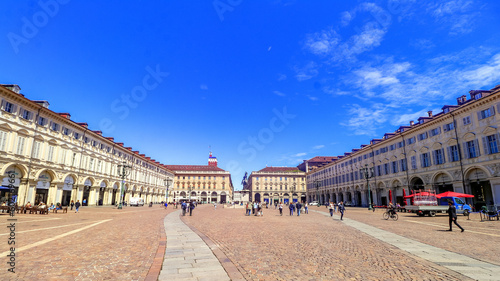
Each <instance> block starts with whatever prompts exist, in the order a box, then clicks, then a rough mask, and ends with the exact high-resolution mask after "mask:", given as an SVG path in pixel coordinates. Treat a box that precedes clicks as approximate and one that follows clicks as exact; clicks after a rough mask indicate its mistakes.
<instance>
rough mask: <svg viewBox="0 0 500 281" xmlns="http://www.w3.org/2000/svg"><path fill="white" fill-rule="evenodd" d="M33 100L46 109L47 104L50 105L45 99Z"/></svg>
mask: <svg viewBox="0 0 500 281" xmlns="http://www.w3.org/2000/svg"><path fill="white" fill-rule="evenodd" d="M33 102H35V103H37V104H39V105H41V106H43V107H45V108H47V109H48V108H49V105H50V104H49V102H48V101H46V100H34V101H33Z"/></svg>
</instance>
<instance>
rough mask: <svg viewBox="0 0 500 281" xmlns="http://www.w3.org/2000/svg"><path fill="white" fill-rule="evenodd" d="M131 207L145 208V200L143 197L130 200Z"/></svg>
mask: <svg viewBox="0 0 500 281" xmlns="http://www.w3.org/2000/svg"><path fill="white" fill-rule="evenodd" d="M130 206H144V199H142V198H141V197H132V198H130Z"/></svg>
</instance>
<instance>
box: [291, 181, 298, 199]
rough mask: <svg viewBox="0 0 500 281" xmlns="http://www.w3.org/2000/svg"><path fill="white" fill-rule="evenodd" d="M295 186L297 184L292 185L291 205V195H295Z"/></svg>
mask: <svg viewBox="0 0 500 281" xmlns="http://www.w3.org/2000/svg"><path fill="white" fill-rule="evenodd" d="M296 185H297V183H295V182H294V183H292V203H293V194H294V193H295V189H296ZM297 201H298V199H297Z"/></svg>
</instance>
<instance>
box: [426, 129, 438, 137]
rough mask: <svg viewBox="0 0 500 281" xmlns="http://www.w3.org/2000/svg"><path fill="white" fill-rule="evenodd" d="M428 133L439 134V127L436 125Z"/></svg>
mask: <svg viewBox="0 0 500 281" xmlns="http://www.w3.org/2000/svg"><path fill="white" fill-rule="evenodd" d="M429 134H430V135H431V137H433V136H437V135H439V134H441V127H437V128H434V129H432V130H430V131H429Z"/></svg>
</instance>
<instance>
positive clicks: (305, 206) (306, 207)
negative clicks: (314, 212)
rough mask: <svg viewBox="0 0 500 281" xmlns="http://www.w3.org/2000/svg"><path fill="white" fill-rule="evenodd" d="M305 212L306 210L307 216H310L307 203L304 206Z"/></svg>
mask: <svg viewBox="0 0 500 281" xmlns="http://www.w3.org/2000/svg"><path fill="white" fill-rule="evenodd" d="M304 210H305V212H306V214H309V204H307V202H306V204H304Z"/></svg>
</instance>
